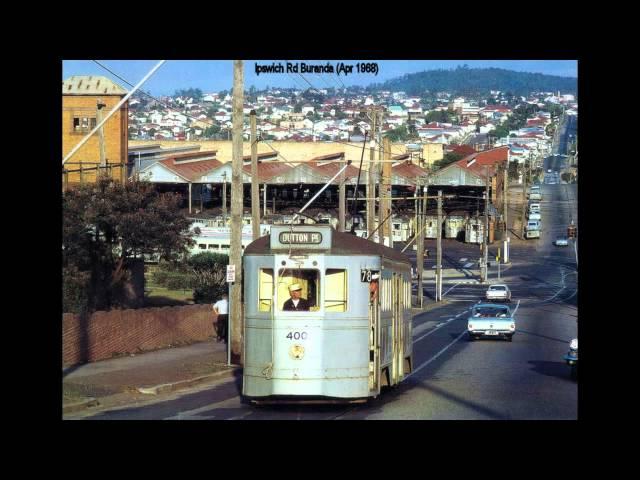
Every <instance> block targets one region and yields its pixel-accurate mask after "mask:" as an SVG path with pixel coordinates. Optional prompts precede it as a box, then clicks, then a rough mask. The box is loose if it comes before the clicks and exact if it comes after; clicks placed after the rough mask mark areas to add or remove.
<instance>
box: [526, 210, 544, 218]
mask: <svg viewBox="0 0 640 480" xmlns="http://www.w3.org/2000/svg"><path fill="white" fill-rule="evenodd" d="M529 220H542V215H540V212H536V211H531V210H529Z"/></svg>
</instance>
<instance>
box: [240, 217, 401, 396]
mask: <svg viewBox="0 0 640 480" xmlns="http://www.w3.org/2000/svg"><path fill="white" fill-rule="evenodd" d="M243 269H244V276H243V278H244V299H243V310H244V331H243V338H244V369H243V382H242V394H243V396H244V397H245V398H246V399H249V400H250V401H252V402H253V403H272V402H329V403H331V402H345V401H347V402H363V401H366V400H368V399H369V398H372V397H376V396H378V395H379V394H380V391H381V387H383V386H386V385H389V386H392V385H396V384H398V383H399V382H401V381H402V380H403V379H404V378H405V377H406V376H407V375H408V374H409V373H410V372H411V369H412V365H413V362H412V354H413V349H412V339H411V264H410V262H409V260H408V258H407V257H406V256H405V255H404V254H402V253H400V252H397V251H395V250H393V249H391V248H388V247H385V246H383V245H380V244H377V243H374V242H371V241H369V240H366V239H363V238H359V237H357V236H355V235H351V234H348V233H341V232H338V231H336V230H334V229H333V228H332V227H331V226H330V225H319V224H316V225H274V226H272V227H271V233H270V235H267V236H264V237H261V238H259V239H257V240H255V241H254V242H252V243H251V244H250V245H249V246H248V247H246V249H245V251H244V255H243ZM290 287H291V288H294V289H295V290H298V292H299V293H298V294H297V295H296V296H298V297H301V298H302V300H304V302H303V303H298V304H297V305H298V306H300V305H304V306H305V307H306V308H307V309H306V310H290V309H288V308H287V307H286V306H285V303H286V302H287V301H288V300H289V299H290V297H291V298H293V297H294V295H293V293H291V291H290ZM289 305H291V304H289Z"/></svg>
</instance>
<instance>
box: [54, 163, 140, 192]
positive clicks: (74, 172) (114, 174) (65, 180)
mask: <svg viewBox="0 0 640 480" xmlns="http://www.w3.org/2000/svg"><path fill="white" fill-rule="evenodd" d="M66 166H74V167H76V166H77V167H78V168H70V169H68V168H66ZM127 166H128V164H121V163H107V164H106V165H100V164H99V163H97V162H68V163H66V165H65V167H63V169H62V187H63V189H64V190H66V189H68V188H69V187H70V186H71V185H78V184H79V185H82V184H84V183H95V182H96V180H97V178H98V177H99V176H107V177H110V178H113V179H115V180H118V181H120V182H123V181H124V180H125V179H126V178H127V176H128V173H127V171H126V170H125V169H126V168H127Z"/></svg>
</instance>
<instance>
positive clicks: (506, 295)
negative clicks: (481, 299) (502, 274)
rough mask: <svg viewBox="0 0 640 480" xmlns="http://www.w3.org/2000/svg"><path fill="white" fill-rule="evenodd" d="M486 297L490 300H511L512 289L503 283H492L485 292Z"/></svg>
mask: <svg viewBox="0 0 640 480" xmlns="http://www.w3.org/2000/svg"><path fill="white" fill-rule="evenodd" d="M485 298H486V299H487V300H488V301H495V300H501V301H503V302H510V301H511V290H509V287H507V286H506V285H505V284H503V283H501V284H495V285H491V286H490V287H489V289H488V290H487V292H486V293H485Z"/></svg>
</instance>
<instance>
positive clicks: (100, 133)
mask: <svg viewBox="0 0 640 480" xmlns="http://www.w3.org/2000/svg"><path fill="white" fill-rule="evenodd" d="M106 106H107V105H106V104H104V103H102V99H100V98H99V99H98V104H97V107H98V108H97V110H96V122H98V123H102V113H103V111H102V109H103V108H104V107H106ZM98 140H99V142H100V167H102V170H100V169H99V171H100V173H101V174H102V175H106V173H107V168H106V167H107V155H106V152H105V145H104V125H103V126H101V127H100V129H99V130H98Z"/></svg>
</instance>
